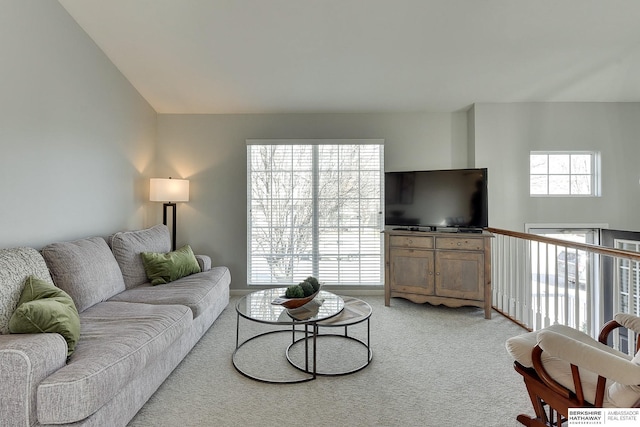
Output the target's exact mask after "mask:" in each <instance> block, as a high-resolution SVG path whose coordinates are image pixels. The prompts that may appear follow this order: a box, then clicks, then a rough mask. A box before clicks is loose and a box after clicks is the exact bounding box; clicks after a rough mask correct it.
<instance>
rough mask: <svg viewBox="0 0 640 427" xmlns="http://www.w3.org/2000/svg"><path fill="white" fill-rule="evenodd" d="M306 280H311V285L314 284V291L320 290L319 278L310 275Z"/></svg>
mask: <svg viewBox="0 0 640 427" xmlns="http://www.w3.org/2000/svg"><path fill="white" fill-rule="evenodd" d="M305 282H309V283H311V286H313V291H314V292H318V289H320V283H319V282H318V279H316V278H315V277H313V276H309V277H307V279H306V280H305Z"/></svg>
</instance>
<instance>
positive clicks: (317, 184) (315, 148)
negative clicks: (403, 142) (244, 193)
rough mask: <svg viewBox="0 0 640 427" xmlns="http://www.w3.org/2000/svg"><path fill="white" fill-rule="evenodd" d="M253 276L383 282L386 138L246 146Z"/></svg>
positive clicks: (266, 280)
mask: <svg viewBox="0 0 640 427" xmlns="http://www.w3.org/2000/svg"><path fill="white" fill-rule="evenodd" d="M247 148H248V149H247V152H248V156H249V157H248V159H249V162H248V163H249V170H248V175H249V177H248V185H249V187H250V189H249V202H250V206H249V221H248V225H249V239H248V244H249V254H248V256H249V265H250V267H249V275H248V277H249V281H250V282H251V283H255V284H270V283H278V284H289V283H297V282H298V281H300V280H302V279H304V278H306V277H307V276H309V275H315V276H318V277H319V278H320V279H321V280H322V281H324V282H325V283H332V284H346V283H348V284H361V283H366V284H381V283H382V268H381V266H382V263H381V255H382V250H381V245H382V243H381V241H382V240H381V236H380V230H381V227H382V223H381V218H382V215H381V206H382V205H381V195H382V190H381V182H382V181H381V176H382V146H381V145H378V144H334V145H333V144H332V145H326V144H324V145H323V144H320V145H314V144H305V145H273V144H265V145H259V144H252V145H248V146H247Z"/></svg>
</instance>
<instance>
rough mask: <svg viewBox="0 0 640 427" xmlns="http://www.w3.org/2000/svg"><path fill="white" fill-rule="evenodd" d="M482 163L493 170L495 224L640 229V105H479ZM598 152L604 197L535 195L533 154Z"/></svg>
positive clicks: (478, 136) (477, 131)
mask: <svg viewBox="0 0 640 427" xmlns="http://www.w3.org/2000/svg"><path fill="white" fill-rule="evenodd" d="M471 114H473V118H472V120H470V122H471V121H473V122H474V133H473V137H474V141H473V144H474V145H475V162H476V166H477V167H487V168H489V223H490V225H491V226H493V227H497V228H505V229H510V230H517V231H523V230H524V224H525V223H542V224H554V223H555V224H558V223H560V224H566V223H574V224H575V223H579V224H585V223H608V224H609V227H610V228H616V229H626V230H640V216H639V214H638V213H639V212H640V184H639V179H640V167H639V166H638V162H639V159H640V103H522V104H476V105H475V107H474V109H473V111H472V113H471ZM531 150H594V151H600V152H601V156H602V175H603V179H602V197H597V198H568V197H553V198H539V197H529V175H528V173H529V151H531Z"/></svg>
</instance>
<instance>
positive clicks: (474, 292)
mask: <svg viewBox="0 0 640 427" xmlns="http://www.w3.org/2000/svg"><path fill="white" fill-rule="evenodd" d="M491 238H492V235H491V234H490V233H487V232H483V233H477V234H475V233H442V232H440V233H438V232H417V231H404V230H393V231H385V239H384V242H385V281H384V302H385V305H386V306H389V305H390V303H391V297H400V298H405V299H408V300H410V301H413V302H415V303H420V304H422V303H425V302H428V303H430V304H436V305H437V304H443V305H446V306H448V307H460V306H464V305H471V306H476V307H481V308H484V317H485V318H486V319H490V318H491Z"/></svg>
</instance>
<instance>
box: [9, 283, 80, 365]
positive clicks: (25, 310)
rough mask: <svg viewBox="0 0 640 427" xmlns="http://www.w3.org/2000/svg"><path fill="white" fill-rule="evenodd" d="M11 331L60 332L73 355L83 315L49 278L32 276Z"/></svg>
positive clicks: (68, 352) (14, 316) (15, 332)
mask: <svg viewBox="0 0 640 427" xmlns="http://www.w3.org/2000/svg"><path fill="white" fill-rule="evenodd" d="M9 330H10V331H11V333H12V334H35V333H42V332H46V333H58V334H60V335H62V337H63V338H64V339H65V341H66V342H67V356H71V354H72V353H73V350H74V348H75V346H76V343H77V342H78V338H79V337H80V318H79V317H78V310H76V306H75V304H74V303H73V300H72V299H71V297H70V296H69V295H67V293H66V292H65V291H63V290H62V289H59V288H56V287H55V286H53V285H52V284H50V283H49V282H47V281H45V280H42V279H38V278H37V277H34V276H29V277H28V278H27V280H26V282H25V286H24V290H23V291H22V295H21V296H20V300H19V301H18V308H17V309H16V311H14V312H13V315H12V316H11V320H10V321H9Z"/></svg>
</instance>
